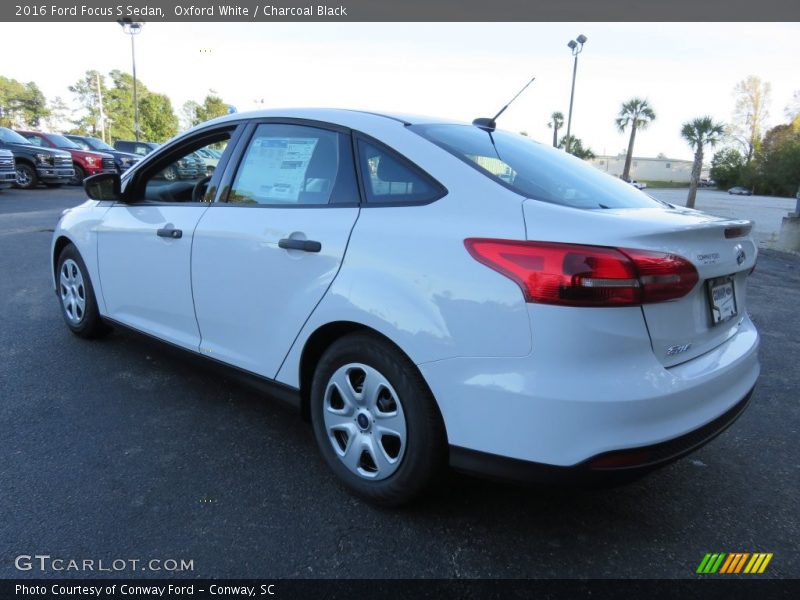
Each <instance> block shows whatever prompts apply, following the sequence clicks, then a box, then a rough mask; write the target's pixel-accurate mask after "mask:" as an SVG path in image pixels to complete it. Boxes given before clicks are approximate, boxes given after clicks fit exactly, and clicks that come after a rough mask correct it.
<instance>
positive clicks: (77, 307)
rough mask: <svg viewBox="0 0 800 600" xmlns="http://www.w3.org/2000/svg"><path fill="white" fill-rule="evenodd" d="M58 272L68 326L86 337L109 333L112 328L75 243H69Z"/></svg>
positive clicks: (63, 314)
mask: <svg viewBox="0 0 800 600" xmlns="http://www.w3.org/2000/svg"><path fill="white" fill-rule="evenodd" d="M57 269H58V270H57V271H56V283H57V285H58V298H59V301H60V303H61V315H62V316H63V317H64V321H65V322H66V324H67V327H69V328H70V330H71V331H72V333H74V334H75V335H78V336H80V337H83V338H94V337H98V336H101V335H103V334H105V333H107V332H108V331H109V330H110V327H108V325H106V324H105V323H103V321H102V319H101V318H100V313H99V312H98V310H97V300H96V298H95V295H94V288H93V287H92V282H91V280H90V279H89V273H88V271H87V270H86V265H85V264H84V262H83V259H82V258H81V255H80V254H79V253H78V249H77V248H75V246H74V245H73V244H67V246H65V247H64V249H63V250H62V251H61V254H60V255H59V258H58V265H57Z"/></svg>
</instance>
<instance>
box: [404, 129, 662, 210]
mask: <svg viewBox="0 0 800 600" xmlns="http://www.w3.org/2000/svg"><path fill="white" fill-rule="evenodd" d="M409 129H411V130H412V131H414V132H415V133H417V134H419V135H421V136H422V137H424V138H425V139H427V140H429V141H431V142H433V143H434V144H436V145H437V146H439V147H441V148H444V149H445V150H447V151H448V152H450V153H451V154H453V155H454V156H456V157H457V158H460V159H461V160H463V161H464V162H466V163H467V164H468V165H470V166H472V167H473V168H475V169H476V170H477V171H479V172H480V173H483V174H484V175H486V176H487V177H489V178H491V179H493V180H494V181H497V182H498V183H500V184H502V185H504V186H505V187H507V188H510V189H512V190H513V191H515V192H517V193H518V194H521V195H523V196H525V197H527V198H533V199H535V200H541V201H544V202H551V203H554V204H561V205H564V206H571V207H574V208H587V209H592V208H595V209H596V208H634V207H638V208H648V207H659V206H663V205H662V204H660V203H659V202H658V201H657V200H654V199H653V198H650V197H649V196H647V195H646V194H644V193H642V192H640V191H639V190H637V189H636V188H635V187H633V186H631V185H628V184H627V183H625V182H624V181H622V180H619V179H616V178H614V177H611V176H610V175H607V174H606V173H605V172H603V171H601V170H599V169H596V168H595V167H593V166H591V165H590V164H589V163H587V162H584V161H582V160H580V159H578V158H575V157H574V156H570V155H568V154H567V153H565V152H563V151H560V150H556V149H554V148H551V147H548V146H546V145H544V144H539V143H537V142H534V141H533V140H531V139H529V138H526V137H523V136H520V135H516V134H513V133H509V132H507V131H493V132H489V131H486V130H484V129H481V128H479V127H475V126H473V125H451V124H435V125H412V126H410V127H409Z"/></svg>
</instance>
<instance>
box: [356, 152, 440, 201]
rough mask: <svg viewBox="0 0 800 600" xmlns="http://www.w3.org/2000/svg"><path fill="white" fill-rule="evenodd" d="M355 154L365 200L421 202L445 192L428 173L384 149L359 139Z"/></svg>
mask: <svg viewBox="0 0 800 600" xmlns="http://www.w3.org/2000/svg"><path fill="white" fill-rule="evenodd" d="M358 155H359V160H360V166H361V177H362V178H363V182H364V189H365V190H366V193H367V202H368V203H373V204H379V203H384V204H386V203H391V204H398V203H399V204H406V203H407V204H424V203H427V202H433V201H434V200H438V199H439V198H441V197H442V196H443V195H444V193H445V190H444V188H442V186H441V185H439V184H438V183H437V182H436V181H434V180H433V179H432V178H431V177H430V176H428V175H427V174H425V173H424V172H422V171H421V170H420V169H419V168H418V167H416V166H414V165H412V164H411V163H410V162H409V161H407V160H406V159H404V158H402V157H400V155H398V154H396V153H394V152H392V151H390V150H388V149H386V148H383V147H380V146H378V145H376V144H372V143H370V142H368V141H366V140H363V139H359V140H358Z"/></svg>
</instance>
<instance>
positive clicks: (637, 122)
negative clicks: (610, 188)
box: [615, 98, 656, 181]
mask: <svg viewBox="0 0 800 600" xmlns="http://www.w3.org/2000/svg"><path fill="white" fill-rule="evenodd" d="M655 118H656V113H655V112H653V108H652V107H651V106H650V105H649V104H648V103H647V100H642V99H641V98H631V99H630V100H628V101H627V102H623V103H622V107H621V108H620V109H619V115H618V116H617V119H616V121H615V122H616V124H617V129H619V131H620V133H624V132H625V130H626V129H627V128H628V126H629V125H630V128H631V139H630V141H628V154H627V155H626V156H625V168H624V169H623V170H622V178H623V179H624V180H625V181H630V178H631V159H632V158H633V142H634V141H635V140H636V131H637V130H639V129H646V128H647V126H648V125H649V124H650V122H651V121H654V120H655Z"/></svg>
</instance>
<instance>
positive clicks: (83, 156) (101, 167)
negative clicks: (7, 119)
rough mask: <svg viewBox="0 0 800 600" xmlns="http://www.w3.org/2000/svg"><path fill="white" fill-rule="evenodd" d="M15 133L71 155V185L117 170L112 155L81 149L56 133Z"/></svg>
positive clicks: (39, 144)
mask: <svg viewBox="0 0 800 600" xmlns="http://www.w3.org/2000/svg"><path fill="white" fill-rule="evenodd" d="M17 133H19V134H20V135H21V136H22V137H24V138H25V139H27V140H28V141H29V142H31V143H32V144H36V145H37V146H42V147H44V148H59V149H61V150H66V151H67V152H69V153H70V154H71V155H72V164H73V167H74V168H75V176H74V177H73V178H72V179H71V180H70V183H72V184H73V185H80V184H81V183H83V180H84V179H85V178H86V177H89V176H91V175H97V174H98V173H116V171H117V166H116V164H115V163H114V157H113V156H111V155H110V154H105V153H103V152H89V151H87V150H82V149H81V148H80V146H78V145H77V144H76V143H75V142H73V141H72V140H68V139H67V138H65V137H64V136H63V135H60V134H58V133H43V132H41V131H20V130H17Z"/></svg>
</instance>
